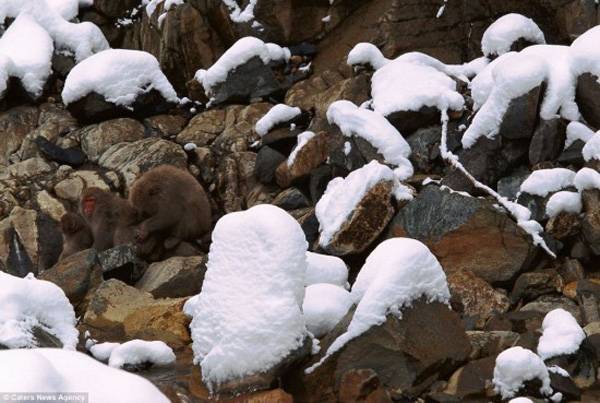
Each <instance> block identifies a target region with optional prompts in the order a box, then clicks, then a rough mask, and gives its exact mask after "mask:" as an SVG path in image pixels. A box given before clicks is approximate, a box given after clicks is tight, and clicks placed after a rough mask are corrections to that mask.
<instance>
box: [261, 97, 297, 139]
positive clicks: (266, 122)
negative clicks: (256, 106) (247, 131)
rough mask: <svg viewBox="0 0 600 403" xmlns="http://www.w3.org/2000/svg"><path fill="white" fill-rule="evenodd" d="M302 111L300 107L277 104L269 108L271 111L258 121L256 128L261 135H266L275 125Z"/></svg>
mask: <svg viewBox="0 0 600 403" xmlns="http://www.w3.org/2000/svg"><path fill="white" fill-rule="evenodd" d="M301 113H302V111H301V110H300V108H298V107H292V106H288V105H286V104H277V105H275V106H274V107H272V108H271V109H269V112H267V113H266V114H265V115H264V116H263V117H262V118H260V119H259V120H258V121H257V122H256V125H255V126H254V130H255V131H256V134H258V135H259V136H264V135H265V134H267V133H268V132H269V131H270V130H271V129H272V128H273V127H275V126H277V125H278V124H281V123H285V122H289V121H290V120H292V119H294V118H295V117H296V116H298V115H300V114H301Z"/></svg>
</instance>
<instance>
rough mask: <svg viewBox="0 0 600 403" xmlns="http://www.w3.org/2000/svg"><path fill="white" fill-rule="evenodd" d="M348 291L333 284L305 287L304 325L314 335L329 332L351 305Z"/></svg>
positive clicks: (318, 335) (319, 335)
mask: <svg viewBox="0 0 600 403" xmlns="http://www.w3.org/2000/svg"><path fill="white" fill-rule="evenodd" d="M352 305H353V303H352V298H350V293H349V292H348V291H346V290H344V289H343V288H341V287H339V286H337V285H333V284H313V285H309V286H308V287H306V294H305V295H304V303H303V304H302V311H303V312H304V319H305V320H306V327H307V329H308V331H309V332H311V333H312V334H313V335H314V336H315V337H322V336H325V335H326V334H327V333H329V332H330V331H331V330H332V329H333V328H334V327H335V325H337V324H338V323H339V321H340V320H342V318H343V317H344V315H346V313H348V310H349V309H350V308H351V307H352Z"/></svg>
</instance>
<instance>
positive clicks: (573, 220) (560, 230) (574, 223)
mask: <svg viewBox="0 0 600 403" xmlns="http://www.w3.org/2000/svg"><path fill="white" fill-rule="evenodd" d="M545 230H546V233H548V234H549V235H551V236H552V237H553V238H554V239H557V240H559V241H562V240H565V239H568V238H570V237H573V236H575V235H578V234H579V233H580V231H581V223H580V219H579V214H568V213H560V214H558V215H557V216H554V217H550V219H549V220H548V222H547V223H546V228H545Z"/></svg>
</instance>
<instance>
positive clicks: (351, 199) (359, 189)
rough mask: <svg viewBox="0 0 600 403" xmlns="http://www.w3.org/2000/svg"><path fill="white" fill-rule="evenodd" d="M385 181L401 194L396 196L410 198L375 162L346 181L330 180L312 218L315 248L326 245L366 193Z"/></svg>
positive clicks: (387, 170)
mask: <svg viewBox="0 0 600 403" xmlns="http://www.w3.org/2000/svg"><path fill="white" fill-rule="evenodd" d="M386 181H389V182H392V183H393V186H394V187H395V188H396V190H397V189H399V190H401V191H402V192H403V193H402V194H401V195H399V196H402V197H404V198H405V199H412V195H411V194H410V193H409V192H408V191H407V190H405V187H403V186H402V185H401V184H400V183H398V182H397V180H396V177H395V176H394V172H393V171H392V170H391V169H390V168H389V167H388V166H386V165H382V164H380V163H378V162H377V161H371V162H370V163H368V164H367V165H365V166H363V167H362V168H360V169H357V170H355V171H352V172H350V174H349V175H348V176H347V177H346V178H340V177H337V178H334V179H332V180H331V181H330V182H329V184H328V185H327V189H326V190H325V193H324V194H323V196H321V199H320V200H319V201H318V202H317V204H316V206H315V215H316V216H317V220H318V221H319V231H320V236H319V245H321V246H322V247H326V246H327V245H329V243H330V242H331V240H332V239H333V237H334V235H335V234H336V233H337V232H338V231H339V230H340V228H341V227H342V225H343V224H344V223H345V222H346V220H347V219H349V217H351V216H352V214H353V213H354V212H355V210H356V206H357V205H358V203H360V201H361V200H362V198H363V197H364V196H365V195H366V194H367V192H368V191H369V190H370V189H371V188H372V187H374V186H375V185H377V184H378V183H380V182H386ZM396 190H394V192H396ZM396 193H397V192H396Z"/></svg>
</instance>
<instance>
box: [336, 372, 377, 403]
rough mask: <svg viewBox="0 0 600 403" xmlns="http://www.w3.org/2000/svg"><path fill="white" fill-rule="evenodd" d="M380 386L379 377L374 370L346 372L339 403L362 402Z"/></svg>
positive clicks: (341, 385) (341, 382)
mask: <svg viewBox="0 0 600 403" xmlns="http://www.w3.org/2000/svg"><path fill="white" fill-rule="evenodd" d="M379 386H380V381H379V377H378V376H377V373H376V372H375V371H373V370H372V369H351V370H349V371H346V372H345V373H344V374H343V375H342V379H341V380H340V391H339V402H340V403H353V402H359V401H362V400H364V399H366V398H367V396H369V395H370V394H371V393H373V392H374V391H375V390H377V389H378V388H379Z"/></svg>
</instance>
